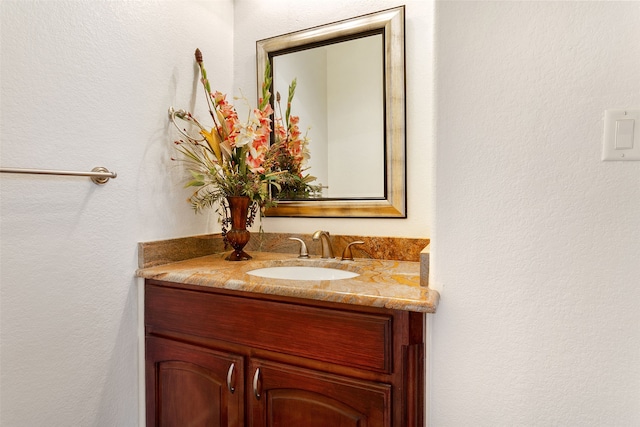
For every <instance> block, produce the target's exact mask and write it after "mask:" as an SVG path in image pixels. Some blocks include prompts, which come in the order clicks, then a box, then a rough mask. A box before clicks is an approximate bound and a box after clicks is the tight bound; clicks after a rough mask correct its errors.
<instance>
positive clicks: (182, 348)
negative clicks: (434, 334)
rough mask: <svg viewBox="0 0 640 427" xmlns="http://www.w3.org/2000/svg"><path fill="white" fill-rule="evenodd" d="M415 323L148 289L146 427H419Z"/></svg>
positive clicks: (290, 303) (273, 299) (291, 302)
mask: <svg viewBox="0 0 640 427" xmlns="http://www.w3.org/2000/svg"><path fill="white" fill-rule="evenodd" d="M423 321H424V315H423V314H422V313H414V312H408V311H401V310H390V309H384V308H375V307H365V306H358V305H352V304H341V303H328V302H321V301H315V300H308V299H302V298H289V297H279V296H273V295H265V294H256V293H247V292H236V291H227V290H222V289H215V288H210V287H204V286H202V287H200V286H190V285H181V284H176V283H169V282H162V281H157V280H151V279H147V280H146V282H145V336H146V344H145V345H146V356H145V359H146V373H145V376H146V411H147V426H251V427H263V426H264V427H267V426H269V427H296V426H301V427H302V426H304V427H333V426H341V427H342V426H344V427H347V426H359V427H363V426H367V427H383V426H385V427H389V426H395V427H400V426H407V427H418V426H422V425H423V411H424V403H423V400H424V368H423V366H424V341H423Z"/></svg>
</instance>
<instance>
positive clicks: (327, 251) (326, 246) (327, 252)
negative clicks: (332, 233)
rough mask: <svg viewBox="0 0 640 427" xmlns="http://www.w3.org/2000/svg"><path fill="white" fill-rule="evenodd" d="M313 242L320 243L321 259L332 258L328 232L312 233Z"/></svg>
mask: <svg viewBox="0 0 640 427" xmlns="http://www.w3.org/2000/svg"><path fill="white" fill-rule="evenodd" d="M313 240H320V242H321V243H322V258H333V248H332V247H331V240H329V232H328V231H322V230H318V231H316V232H315V233H313Z"/></svg>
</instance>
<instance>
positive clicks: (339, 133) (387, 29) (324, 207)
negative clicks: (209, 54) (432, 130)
mask: <svg viewBox="0 0 640 427" xmlns="http://www.w3.org/2000/svg"><path fill="white" fill-rule="evenodd" d="M256 47H257V66H258V88H259V89H260V88H261V87H262V83H263V79H264V72H265V67H266V64H267V62H269V63H270V66H271V71H272V77H273V88H272V93H273V94H275V93H277V92H280V94H281V95H282V97H283V99H285V100H286V94H287V91H288V86H289V83H290V82H291V81H292V80H293V79H294V78H295V79H296V80H297V88H296V94H295V98H294V101H293V112H292V114H294V115H296V116H299V117H300V123H299V126H300V130H301V131H302V132H303V133H304V132H305V131H306V130H307V129H309V131H308V136H309V138H310V144H309V151H310V154H311V158H310V160H309V163H308V165H307V166H308V167H309V170H308V171H307V172H308V173H310V174H311V175H313V176H315V177H316V178H317V179H316V181H315V182H314V183H313V184H317V185H322V191H321V194H320V195H318V197H313V198H304V199H280V200H279V201H278V205H277V206H276V207H273V208H270V209H268V210H267V211H266V213H265V214H266V216H287V217H345V216H350V217H384V218H406V215H407V213H406V162H405V145H406V143H405V70H404V65H405V63H404V61H405V59H404V7H397V8H393V9H388V10H383V11H380V12H375V13H371V14H368V15H364V16H359V17H355V18H352V19H347V20H344V21H339V22H334V23H331V24H326V25H322V26H319V27H314V28H310V29H306V30H302V31H297V32H294V33H289V34H284V35H280V36H276V37H271V38H268V39H264V40H259V41H258V42H257V43H256ZM271 103H272V105H274V99H272V102H271ZM285 104H286V101H285ZM274 108H275V107H274Z"/></svg>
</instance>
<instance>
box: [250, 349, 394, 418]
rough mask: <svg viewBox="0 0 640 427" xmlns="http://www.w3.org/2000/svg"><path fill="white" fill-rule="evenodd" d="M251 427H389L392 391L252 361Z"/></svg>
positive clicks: (387, 387)
mask: <svg viewBox="0 0 640 427" xmlns="http://www.w3.org/2000/svg"><path fill="white" fill-rule="evenodd" d="M250 372H251V378H249V381H250V383H251V384H250V386H251V392H250V393H249V395H248V397H247V401H248V406H249V411H248V413H249V417H250V418H251V420H250V421H251V422H250V424H249V425H251V426H252V427H266V426H268V427H328V426H331V427H351V426H353V427H356V426H357V427H383V426H390V425H391V386H390V385H389V384H381V383H375V382H368V381H362V380H356V379H351V378H347V377H342V376H338V375H332V374H328V373H324V372H320V371H313V370H308V369H302V368H296V367H292V366H288V365H283V364H278V363H274V362H269V361H264V360H256V359H252V360H251V362H250Z"/></svg>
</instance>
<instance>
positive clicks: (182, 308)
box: [145, 282, 393, 373]
mask: <svg viewBox="0 0 640 427" xmlns="http://www.w3.org/2000/svg"><path fill="white" fill-rule="evenodd" d="M145 326H146V327H147V328H148V330H150V331H151V333H154V332H161V331H162V330H165V331H171V332H179V333H183V334H189V335H195V336H198V337H202V338H208V339H216V340H222V341H227V342H231V343H235V344H241V345H246V346H249V347H253V348H260V349H264V350H271V351H277V352H281V353H287V354H291V355H294V356H301V357H306V358H310V359H315V360H319V361H324V362H330V363H336V364H340V365H344V366H350V367H357V368H365V369H369V370H374V371H378V372H385V373H386V372H391V370H392V360H391V358H392V351H391V349H392V345H393V315H392V314H390V313H380V314H377V313H373V314H372V313H368V312H359V311H358V310H357V309H356V308H354V309H344V310H342V309H334V308H326V307H313V306H308V305H299V304H291V303H287V302H278V301H271V300H262V299H253V298H247V297H244V296H231V295H226V294H217V293H215V291H209V290H207V291H194V290H185V289H178V288H171V287H167V286H158V285H154V284H153V283H150V282H147V284H146V285H145Z"/></svg>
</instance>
